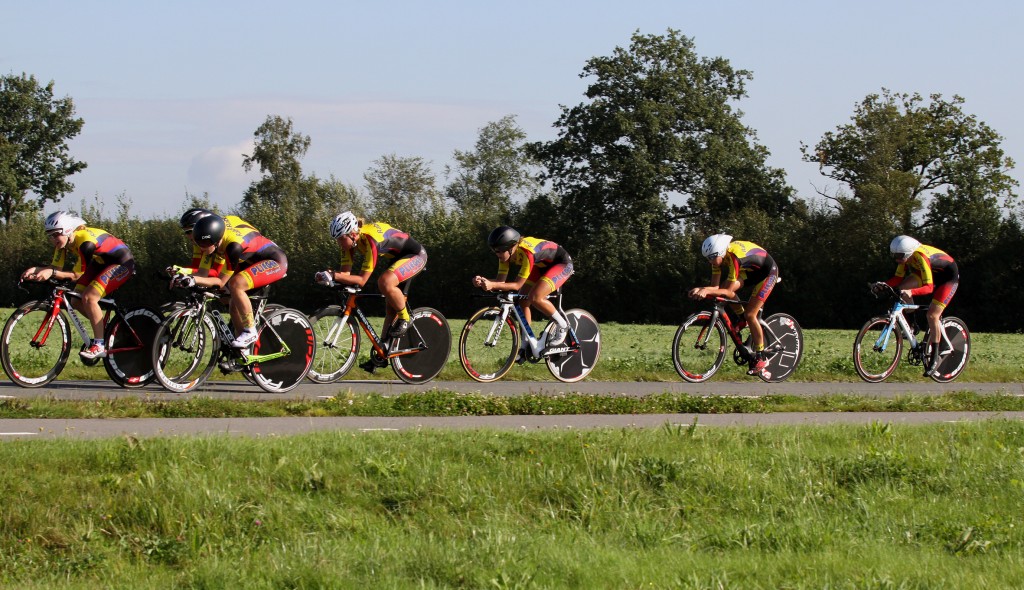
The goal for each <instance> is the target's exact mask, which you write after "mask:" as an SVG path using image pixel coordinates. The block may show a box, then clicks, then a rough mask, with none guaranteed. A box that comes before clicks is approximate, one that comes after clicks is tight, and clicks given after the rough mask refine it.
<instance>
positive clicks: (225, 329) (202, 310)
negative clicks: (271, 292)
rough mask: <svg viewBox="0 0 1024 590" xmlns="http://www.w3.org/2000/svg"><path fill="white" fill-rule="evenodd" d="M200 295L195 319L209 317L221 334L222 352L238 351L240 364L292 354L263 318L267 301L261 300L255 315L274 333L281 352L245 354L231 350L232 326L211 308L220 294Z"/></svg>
mask: <svg viewBox="0 0 1024 590" xmlns="http://www.w3.org/2000/svg"><path fill="white" fill-rule="evenodd" d="M200 293H201V296H202V299H201V300H195V301H194V302H193V305H194V306H195V310H196V313H195V317H197V318H201V317H203V316H209V317H210V318H212V319H213V323H214V325H215V326H216V328H217V332H218V334H220V340H221V350H224V349H230V350H232V351H238V354H237V355H236V356H237V358H238V361H239V364H241V365H243V366H249V365H252V364H255V363H260V362H265V361H270V360H274V359H278V358H281V357H284V356H288V355H289V354H291V349H290V348H289V347H288V343H287V342H285V341H284V339H282V338H281V335H280V334H278V333H277V332H276V331H275V330H274V327H273V326H271V325H270V324H269V323H267V322H266V318H264V317H263V306H264V303H265V302H266V299H261V300H260V302H259V304H258V305H257V306H256V309H255V310H254V311H255V315H256V317H257V318H259V319H260V320H261V322H262V323H263V325H264V327H265V328H266V329H268V330H270V331H271V333H273V334H274V336H275V337H276V338H277V341H278V342H279V343H280V344H281V350H279V351H277V352H272V353H269V354H245V353H243V352H241V350H240V349H233V348H231V345H230V343H231V341H232V340H234V338H235V335H234V332H232V331H231V325H230V323H229V322H228V321H227V320H225V319H224V314H222V313H221V312H220V310H218V309H213V308H212V306H211V303H212V302H213V301H214V300H215V299H218V298H219V297H220V295H219V294H218V293H215V292H211V291H201V292H200Z"/></svg>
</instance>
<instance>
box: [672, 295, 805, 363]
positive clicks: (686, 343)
mask: <svg viewBox="0 0 1024 590" xmlns="http://www.w3.org/2000/svg"><path fill="white" fill-rule="evenodd" d="M709 299H712V300H713V301H714V307H713V308H712V309H710V310H705V311H700V312H697V313H695V314H693V315H691V316H690V317H688V318H686V320H685V321H684V322H683V324H682V325H681V326H679V329H677V330H676V335H675V338H674V339H673V340H672V363H673V364H674V365H675V368H676V372H677V373H679V376H680V377H682V378H683V379H684V380H686V381H689V382H690V383H703V382H704V381H707V380H708V379H710V378H711V377H713V376H714V374H715V373H716V372H718V369H720V368H721V367H722V363H723V362H724V361H725V353H726V352H727V351H728V342H727V340H726V338H729V339H731V340H732V343H733V346H734V349H733V354H732V360H733V361H734V362H735V363H736V364H737V365H739V366H741V367H745V366H750V365H751V364H752V363H753V362H754V351H753V350H752V349H751V348H750V346H749V339H750V336H749V330H748V329H747V328H746V322H745V321H743V320H742V319H734V318H733V317H732V314H731V313H730V312H729V311H728V310H727V309H726V307H725V305H726V304H727V303H729V304H738V303H742V302H741V301H740V300H738V299H726V298H724V297H712V298H709ZM757 321H758V322H759V323H760V324H761V331H762V332H763V333H764V344H765V347H764V352H765V354H766V355H767V360H768V366H767V367H765V369H764V370H763V371H761V372H760V373H759V374H758V376H759V377H760V378H761V379H762V380H763V381H766V382H768V383H779V382H781V381H785V380H786V379H788V378H789V376H790V375H792V374H793V371H795V370H796V368H797V367H798V366H799V365H800V359H801V358H803V353H804V334H803V331H802V330H801V329H800V324H799V323H797V321H796V319H794V318H793V316H791V315H789V314H785V313H776V314H773V315H771V316H768V319H762V318H761V315H760V314H758V318H757Z"/></svg>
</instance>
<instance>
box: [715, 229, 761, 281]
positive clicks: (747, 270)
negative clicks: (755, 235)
mask: <svg viewBox="0 0 1024 590" xmlns="http://www.w3.org/2000/svg"><path fill="white" fill-rule="evenodd" d="M774 266H775V260H773V259H772V257H771V256H769V255H768V251H767V250H765V249H764V248H762V247H761V246H758V245H757V244H755V243H753V242H744V241H742V240H734V241H732V242H730V243H729V247H728V248H727V249H726V251H725V256H724V257H723V260H722V265H721V266H714V265H712V266H711V276H712V277H713V276H715V275H721V274H722V269H723V268H724V269H725V277H724V278H725V282H726V284H728V283H731V282H733V281H746V280H747V279H755V278H756V279H759V280H760V279H762V278H764V277H765V276H767V274H768V273H769V272H770V271H771V268H772V267H774ZM719 284H721V283H719Z"/></svg>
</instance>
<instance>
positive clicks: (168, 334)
mask: <svg viewBox="0 0 1024 590" xmlns="http://www.w3.org/2000/svg"><path fill="white" fill-rule="evenodd" d="M219 349H220V336H218V334H217V326H216V324H214V322H213V319H212V318H210V316H208V315H206V314H202V315H199V314H198V312H197V310H196V309H195V308H182V309H179V310H178V311H176V312H173V313H171V315H169V316H167V319H165V320H164V322H163V323H162V324H160V327H159V328H158V329H157V331H156V335H155V336H154V337H153V350H152V351H151V354H152V356H151V359H152V363H153V374H154V376H155V377H156V380H157V381H158V382H159V383H160V385H162V386H163V387H164V389H166V390H168V391H173V392H175V393H184V392H186V391H191V390H193V389H195V388H196V387H198V386H199V385H202V384H203V383H204V382H206V380H207V379H209V377H210V373H212V372H213V368H214V367H215V366H216V363H217V353H218V351H219Z"/></svg>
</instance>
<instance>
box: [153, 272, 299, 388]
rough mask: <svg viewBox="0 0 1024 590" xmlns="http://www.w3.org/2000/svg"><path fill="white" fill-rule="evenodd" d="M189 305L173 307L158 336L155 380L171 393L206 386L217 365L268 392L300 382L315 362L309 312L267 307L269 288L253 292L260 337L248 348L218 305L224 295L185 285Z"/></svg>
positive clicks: (154, 351) (154, 362)
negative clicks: (238, 339) (234, 343)
mask: <svg viewBox="0 0 1024 590" xmlns="http://www.w3.org/2000/svg"><path fill="white" fill-rule="evenodd" d="M184 289H185V295H184V299H183V301H184V304H185V305H184V306H183V307H181V308H179V309H177V310H176V311H173V312H171V313H170V315H168V316H167V319H165V320H164V322H163V323H162V324H161V325H160V327H159V329H158V330H157V332H156V335H155V337H154V344H153V352H152V362H153V365H154V369H155V373H156V380H157V381H158V382H160V385H162V386H163V387H164V389H167V390H168V391H173V392H175V393H185V392H187V391H191V390H193V389H195V388H196V387H199V386H200V385H202V384H204V383H205V382H206V381H207V380H208V379H209V378H210V375H211V374H212V373H213V371H214V369H215V368H219V369H220V371H221V372H222V373H223V374H225V375H227V374H230V373H241V374H242V376H244V377H245V378H246V379H247V380H248V381H250V382H252V383H255V384H256V385H258V386H259V387H260V388H261V389H263V390H264V391H267V392H269V393H284V392H286V391H290V390H291V389H293V388H294V387H295V386H296V385H298V384H299V383H300V382H301V381H302V379H303V378H304V377H305V376H306V373H307V372H308V371H309V368H310V366H311V365H312V362H313V355H314V353H315V350H316V341H315V339H314V338H313V328H312V326H310V325H309V320H308V319H307V318H306V316H305V314H303V313H301V312H299V311H297V310H294V309H290V308H287V307H275V308H273V309H270V310H268V309H267V307H268V305H267V302H266V299H267V293H268V291H269V286H268V287H263V288H262V289H261V290H260V291H257V292H256V293H254V294H251V295H250V296H249V298H250V300H252V301H253V315H254V316H255V318H256V330H257V332H258V336H257V339H256V342H255V343H254V344H253V345H252V346H251V347H249V348H234V347H232V346H231V341H232V340H233V339H234V337H235V336H234V333H233V332H232V330H231V322H230V319H229V318H228V317H226V314H223V313H221V311H220V309H218V306H219V303H218V301H219V300H220V299H221V297H222V296H223V293H222V292H221V291H220V290H218V289H213V288H207V287H198V286H192V287H184Z"/></svg>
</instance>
